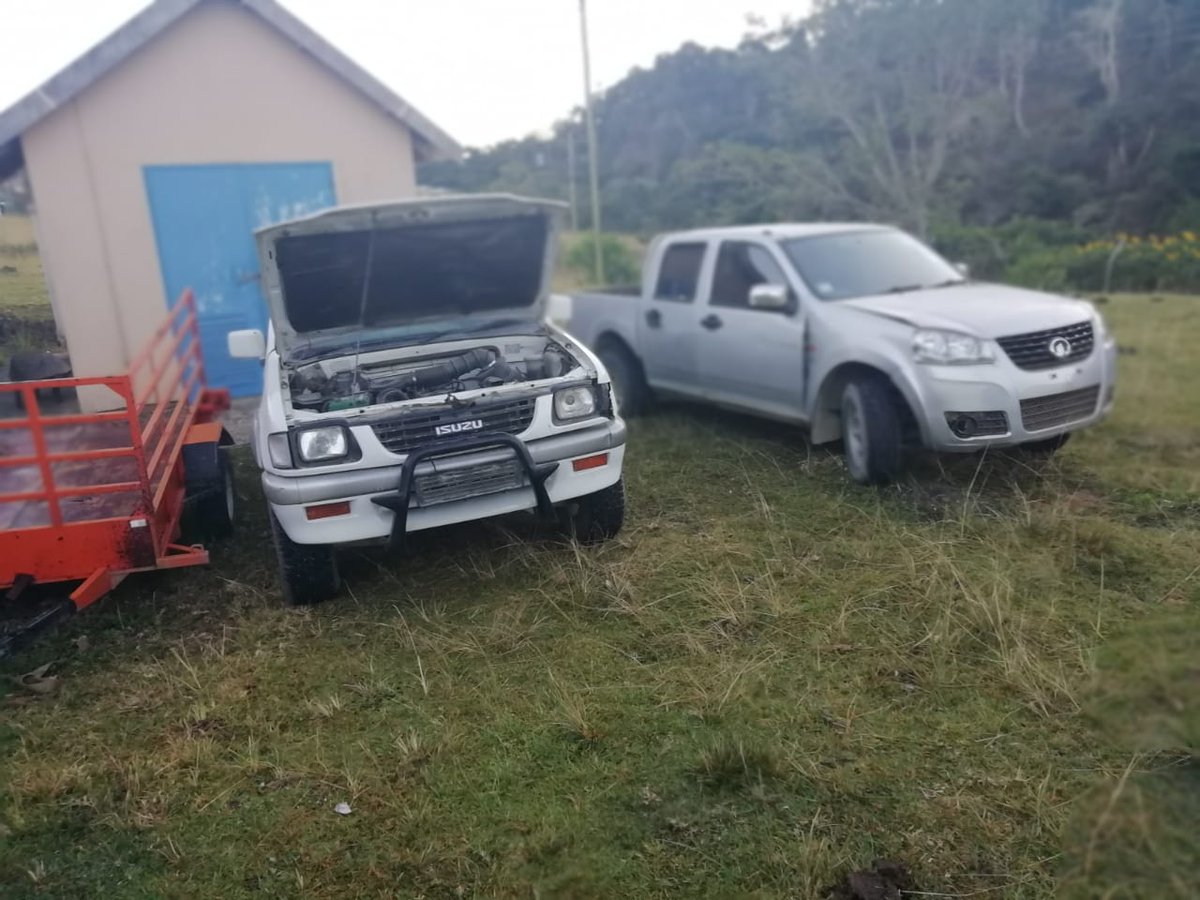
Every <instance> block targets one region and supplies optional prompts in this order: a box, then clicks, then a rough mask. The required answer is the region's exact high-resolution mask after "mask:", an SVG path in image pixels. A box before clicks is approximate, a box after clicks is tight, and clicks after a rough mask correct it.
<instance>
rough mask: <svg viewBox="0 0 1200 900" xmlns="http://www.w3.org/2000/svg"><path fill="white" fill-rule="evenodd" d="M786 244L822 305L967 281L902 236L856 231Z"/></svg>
mask: <svg viewBox="0 0 1200 900" xmlns="http://www.w3.org/2000/svg"><path fill="white" fill-rule="evenodd" d="M781 244H782V246H783V249H784V252H785V253H787V255H788V259H790V260H791V261H792V265H793V266H795V267H796V271H797V272H798V273H799V274H800V277H801V278H803V279H804V282H805V284H807V285H808V288H809V290H811V291H812V292H813V294H815V295H816V296H817V297H818V298H820V299H821V300H849V299H852V298H854V297H871V296H874V295H876V294H896V293H903V292H905V291H919V290H924V289H928V288H937V287H946V286H948V285H951V284H961V283H962V282H963V281H964V280H965V279H964V278H963V277H962V275H961V274H959V272H958V270H957V269H955V268H954V267H953V266H952V265H950V263H948V262H946V261H945V260H944V259H942V258H941V257H940V256H938V255H937V254H936V253H934V252H933V251H932V250H930V249H929V248H928V247H926V246H925V245H924V244H922V243H921V242H920V241H918V240H917V239H916V238H914V237H910V236H909V235H907V234H905V233H904V232H902V231H892V230H873V231H851V232H846V233H844V234H826V235H820V236H818V237H808V238H795V239H793V240H790V241H782V242H781Z"/></svg>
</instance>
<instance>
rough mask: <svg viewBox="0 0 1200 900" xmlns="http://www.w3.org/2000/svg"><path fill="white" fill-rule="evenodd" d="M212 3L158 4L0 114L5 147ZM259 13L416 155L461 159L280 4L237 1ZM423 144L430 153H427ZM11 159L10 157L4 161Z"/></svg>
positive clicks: (0, 143) (438, 132)
mask: <svg viewBox="0 0 1200 900" xmlns="http://www.w3.org/2000/svg"><path fill="white" fill-rule="evenodd" d="M204 2H208V0H155V2H154V3H152V4H151V5H150V6H148V7H146V8H145V9H143V10H142V11H141V12H139V13H138V14H137V15H135V16H134V17H133V18H132V19H130V20H129V21H127V22H126V23H125V24H124V25H122V26H121V27H120V28H118V29H117V30H116V31H114V32H113V33H112V34H110V35H109V36H108V37H106V38H104V39H103V40H102V41H100V43H98V44H96V45H95V46H93V47H92V48H91V49H90V50H88V51H87V52H86V53H84V54H83V55H82V56H81V57H79V58H78V59H76V60H75V61H74V62H73V63H71V64H70V65H68V66H67V67H66V68H65V69H62V70H61V71H60V72H58V73H57V74H56V75H54V76H53V77H52V78H51V79H50V80H49V81H47V82H46V83H45V84H43V85H42V86H41V87H39V88H37V89H36V90H34V91H32V92H30V93H29V94H28V95H26V96H25V97H23V98H22V99H21V100H18V101H17V102H16V103H14V104H13V105H12V106H10V107H9V108H8V109H6V110H4V111H3V112H0V148H5V149H6V148H7V147H8V146H9V144H10V143H11V142H13V141H15V140H17V139H18V138H19V137H20V136H21V135H22V134H24V133H25V131H27V130H28V129H29V128H31V127H32V126H33V125H35V124H37V123H38V122H39V121H41V120H42V119H44V118H45V117H46V116H48V115H50V114H51V113H53V112H54V111H55V110H57V109H58V108H59V107H61V106H63V105H64V104H66V103H69V102H70V101H71V100H73V99H74V98H75V97H77V96H78V95H79V94H81V93H83V91H85V90H86V89H87V88H88V87H90V86H91V85H92V84H94V83H95V82H97V81H99V80H100V79H101V78H103V77H104V76H105V75H107V74H108V73H109V72H110V71H112V70H113V69H114V68H116V67H117V66H118V65H120V64H121V63H122V62H124V61H125V60H126V59H127V58H128V57H130V56H131V55H133V54H134V53H135V52H137V51H138V50H139V49H140V48H142V47H143V46H145V45H146V44H147V43H149V42H150V41H152V40H154V38H156V37H158V35H159V34H161V33H162V32H163V31H165V30H166V29H167V28H169V27H170V26H171V25H173V24H174V23H175V22H176V21H178V20H179V19H180V18H182V17H183V16H184V14H186V13H187V12H189V11H191V10H192V9H193V8H194V7H196V6H199V5H200V4H201V3H204ZM234 2H237V3H239V4H240V5H241V6H243V7H244V8H245V9H246V10H248V11H250V12H253V13H255V14H256V15H257V16H259V18H261V19H263V20H264V21H265V22H266V23H267V24H268V25H269V26H271V27H273V28H274V29H275V30H276V31H278V32H279V33H280V34H282V35H283V36H284V37H286V38H287V39H288V40H290V41H291V42H292V43H293V44H294V45H296V46H297V47H298V48H299V49H300V50H302V51H303V52H305V53H307V54H308V55H309V56H311V57H313V58H314V59H315V60H316V61H317V62H319V63H320V64H321V65H323V66H324V67H325V68H327V69H329V70H331V71H332V72H333V73H334V74H335V75H337V76H338V77H339V78H341V79H342V80H343V81H344V82H346V83H347V84H349V85H350V86H351V87H352V88H354V89H355V90H357V91H358V92H359V93H360V94H363V95H364V96H365V97H367V99H369V100H370V101H371V102H372V103H373V104H374V105H375V106H376V107H377V108H379V109H380V110H381V111H382V112H384V113H385V114H386V115H388V116H389V117H391V118H392V119H395V120H396V121H397V122H399V123H400V124H402V125H404V126H405V127H406V128H408V129H409V130H410V131H411V132H413V135H414V137H415V138H416V140H414V142H413V143H414V148H413V149H414V154H416V155H418V156H421V155H424V157H425V159H437V158H448V157H454V156H459V155H461V154H462V147H461V146H460V145H459V144H458V142H457V141H455V140H454V139H453V138H452V137H450V135H448V134H447V133H446V132H445V131H443V130H442V129H440V128H439V127H438V126H437V125H435V124H434V123H433V122H431V121H430V120H429V119H427V118H426V117H425V116H424V115H422V114H421V113H420V112H419V111H418V110H416V109H415V108H413V107H412V106H411V105H410V104H409V103H408V102H406V101H405V100H404V99H402V98H401V97H400V96H399V95H397V94H396V93H395V92H393V91H392V90H391V89H390V88H388V87H386V86H385V85H384V84H383V83H381V82H380V81H379V80H378V79H376V78H375V77H374V76H373V75H371V74H370V73H369V72H367V71H366V70H365V69H363V68H362V67H361V66H359V65H358V63H356V62H354V61H353V60H352V59H350V58H349V57H348V56H346V55H345V54H344V53H342V52H341V51H340V50H338V49H337V48H336V47H334V46H333V45H332V44H330V43H329V42H328V41H326V40H325V39H324V38H322V37H321V36H320V35H319V34H317V33H316V32H315V31H313V30H312V29H311V28H309V27H308V26H307V25H305V24H304V23H303V22H302V21H301V20H300V19H298V18H296V17H295V16H294V15H292V14H291V13H290V12H288V11H287V10H286V9H284V8H283V7H282V6H280V5H279V4H278V3H276V2H275V0H234ZM422 145H424V146H425V147H427V149H424V150H423V149H422ZM5 158H7V157H5Z"/></svg>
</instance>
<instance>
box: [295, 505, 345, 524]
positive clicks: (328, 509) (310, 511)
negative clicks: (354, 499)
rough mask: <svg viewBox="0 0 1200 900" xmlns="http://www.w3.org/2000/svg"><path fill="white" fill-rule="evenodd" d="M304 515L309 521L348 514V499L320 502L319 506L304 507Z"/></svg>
mask: <svg viewBox="0 0 1200 900" xmlns="http://www.w3.org/2000/svg"><path fill="white" fill-rule="evenodd" d="M304 515H305V516H307V517H308V520H309V521H310V522H311V521H312V520H313V519H331V518H333V517H334V516H348V515H350V501H349V500H341V501H339V502H337V503H322V504H321V505H320V506H306V507H304Z"/></svg>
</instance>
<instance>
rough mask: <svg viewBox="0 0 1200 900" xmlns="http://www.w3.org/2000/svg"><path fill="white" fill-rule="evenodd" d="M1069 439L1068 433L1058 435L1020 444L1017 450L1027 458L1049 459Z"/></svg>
mask: <svg viewBox="0 0 1200 900" xmlns="http://www.w3.org/2000/svg"><path fill="white" fill-rule="evenodd" d="M1070 439H1071V435H1070V433H1067V434H1059V435H1055V436H1054V437H1052V438H1046V439H1045V440H1042V441H1030V442H1029V443H1027V444H1021V445H1020V446H1019V448H1018V449H1019V450H1020V451H1021V452H1022V453H1024V454H1026V455H1027V456H1038V457H1050V456H1053V455H1054V454H1055V453H1057V452H1058V451H1059V450H1061V449H1062V448H1063V447H1064V446H1065V445H1066V443H1067V441H1069V440H1070Z"/></svg>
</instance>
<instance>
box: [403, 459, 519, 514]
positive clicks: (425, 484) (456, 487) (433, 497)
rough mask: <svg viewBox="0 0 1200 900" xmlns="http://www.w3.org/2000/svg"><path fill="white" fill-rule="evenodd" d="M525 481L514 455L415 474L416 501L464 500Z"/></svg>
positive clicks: (512, 487) (493, 492) (420, 502)
mask: <svg viewBox="0 0 1200 900" xmlns="http://www.w3.org/2000/svg"><path fill="white" fill-rule="evenodd" d="M525 481H526V479H525V471H524V467H523V466H522V465H521V461H520V460H518V459H516V458H513V459H505V460H501V461H499V462H492V463H483V464H482V465H478V466H470V467H468V468H463V469H455V470H453V471H450V472H429V473H428V474H425V475H418V476H417V477H416V479H415V486H416V493H417V502H418V504H419V505H420V506H435V505H437V504H439V503H451V502H453V501H455V500H464V499H466V498H467V497H482V496H484V495H486V494H498V493H499V492H500V491H509V490H513V489H514V488H519V487H524V486H525Z"/></svg>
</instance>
